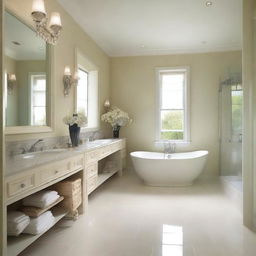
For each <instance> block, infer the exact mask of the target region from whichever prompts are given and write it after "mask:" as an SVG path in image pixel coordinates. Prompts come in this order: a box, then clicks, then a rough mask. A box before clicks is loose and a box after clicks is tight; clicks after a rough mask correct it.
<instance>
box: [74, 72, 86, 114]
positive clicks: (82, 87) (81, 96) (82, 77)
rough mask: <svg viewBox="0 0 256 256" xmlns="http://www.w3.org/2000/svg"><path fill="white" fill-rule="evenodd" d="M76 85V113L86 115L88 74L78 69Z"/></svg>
mask: <svg viewBox="0 0 256 256" xmlns="http://www.w3.org/2000/svg"><path fill="white" fill-rule="evenodd" d="M78 77H79V81H78V85H77V101H76V104H77V106H76V107H77V112H78V113H83V114H84V115H86V116H87V115H88V72H86V71H85V70H83V69H81V68H79V69H78Z"/></svg>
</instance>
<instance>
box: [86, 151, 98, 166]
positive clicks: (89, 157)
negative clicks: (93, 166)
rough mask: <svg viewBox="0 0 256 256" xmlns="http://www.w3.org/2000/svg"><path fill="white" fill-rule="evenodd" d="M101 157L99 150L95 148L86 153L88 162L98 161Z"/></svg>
mask: <svg viewBox="0 0 256 256" xmlns="http://www.w3.org/2000/svg"><path fill="white" fill-rule="evenodd" d="M98 158H99V150H94V151H91V152H88V153H87V154H86V162H87V163H88V164H89V163H93V162H97V161H98Z"/></svg>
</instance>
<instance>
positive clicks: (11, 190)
mask: <svg viewBox="0 0 256 256" xmlns="http://www.w3.org/2000/svg"><path fill="white" fill-rule="evenodd" d="M34 187H35V175H34V174H30V175H27V176H25V177H22V178H19V179H16V180H13V181H8V182H7V196H8V197H12V196H15V195H17V194H19V193H22V192H23V191H27V190H29V189H32V188H34Z"/></svg>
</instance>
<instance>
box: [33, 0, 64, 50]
mask: <svg viewBox="0 0 256 256" xmlns="http://www.w3.org/2000/svg"><path fill="white" fill-rule="evenodd" d="M31 15H32V18H33V20H34V22H35V25H36V32H37V35H39V36H40V37H41V38H43V40H45V41H46V42H47V43H49V44H53V45H55V44H56V42H57V40H58V37H59V35H60V31H61V29H62V25H61V19H60V14H59V13H58V12H53V13H52V14H51V18H50V22H49V27H47V20H48V19H47V14H46V11H45V5H44V0H34V1H33V5H32V13H31Z"/></svg>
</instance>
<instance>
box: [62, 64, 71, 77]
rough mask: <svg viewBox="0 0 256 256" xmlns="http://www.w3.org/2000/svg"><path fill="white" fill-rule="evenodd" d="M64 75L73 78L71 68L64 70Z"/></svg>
mask: <svg viewBox="0 0 256 256" xmlns="http://www.w3.org/2000/svg"><path fill="white" fill-rule="evenodd" d="M64 75H65V76H71V71H70V67H69V66H66V67H65V69H64Z"/></svg>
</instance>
